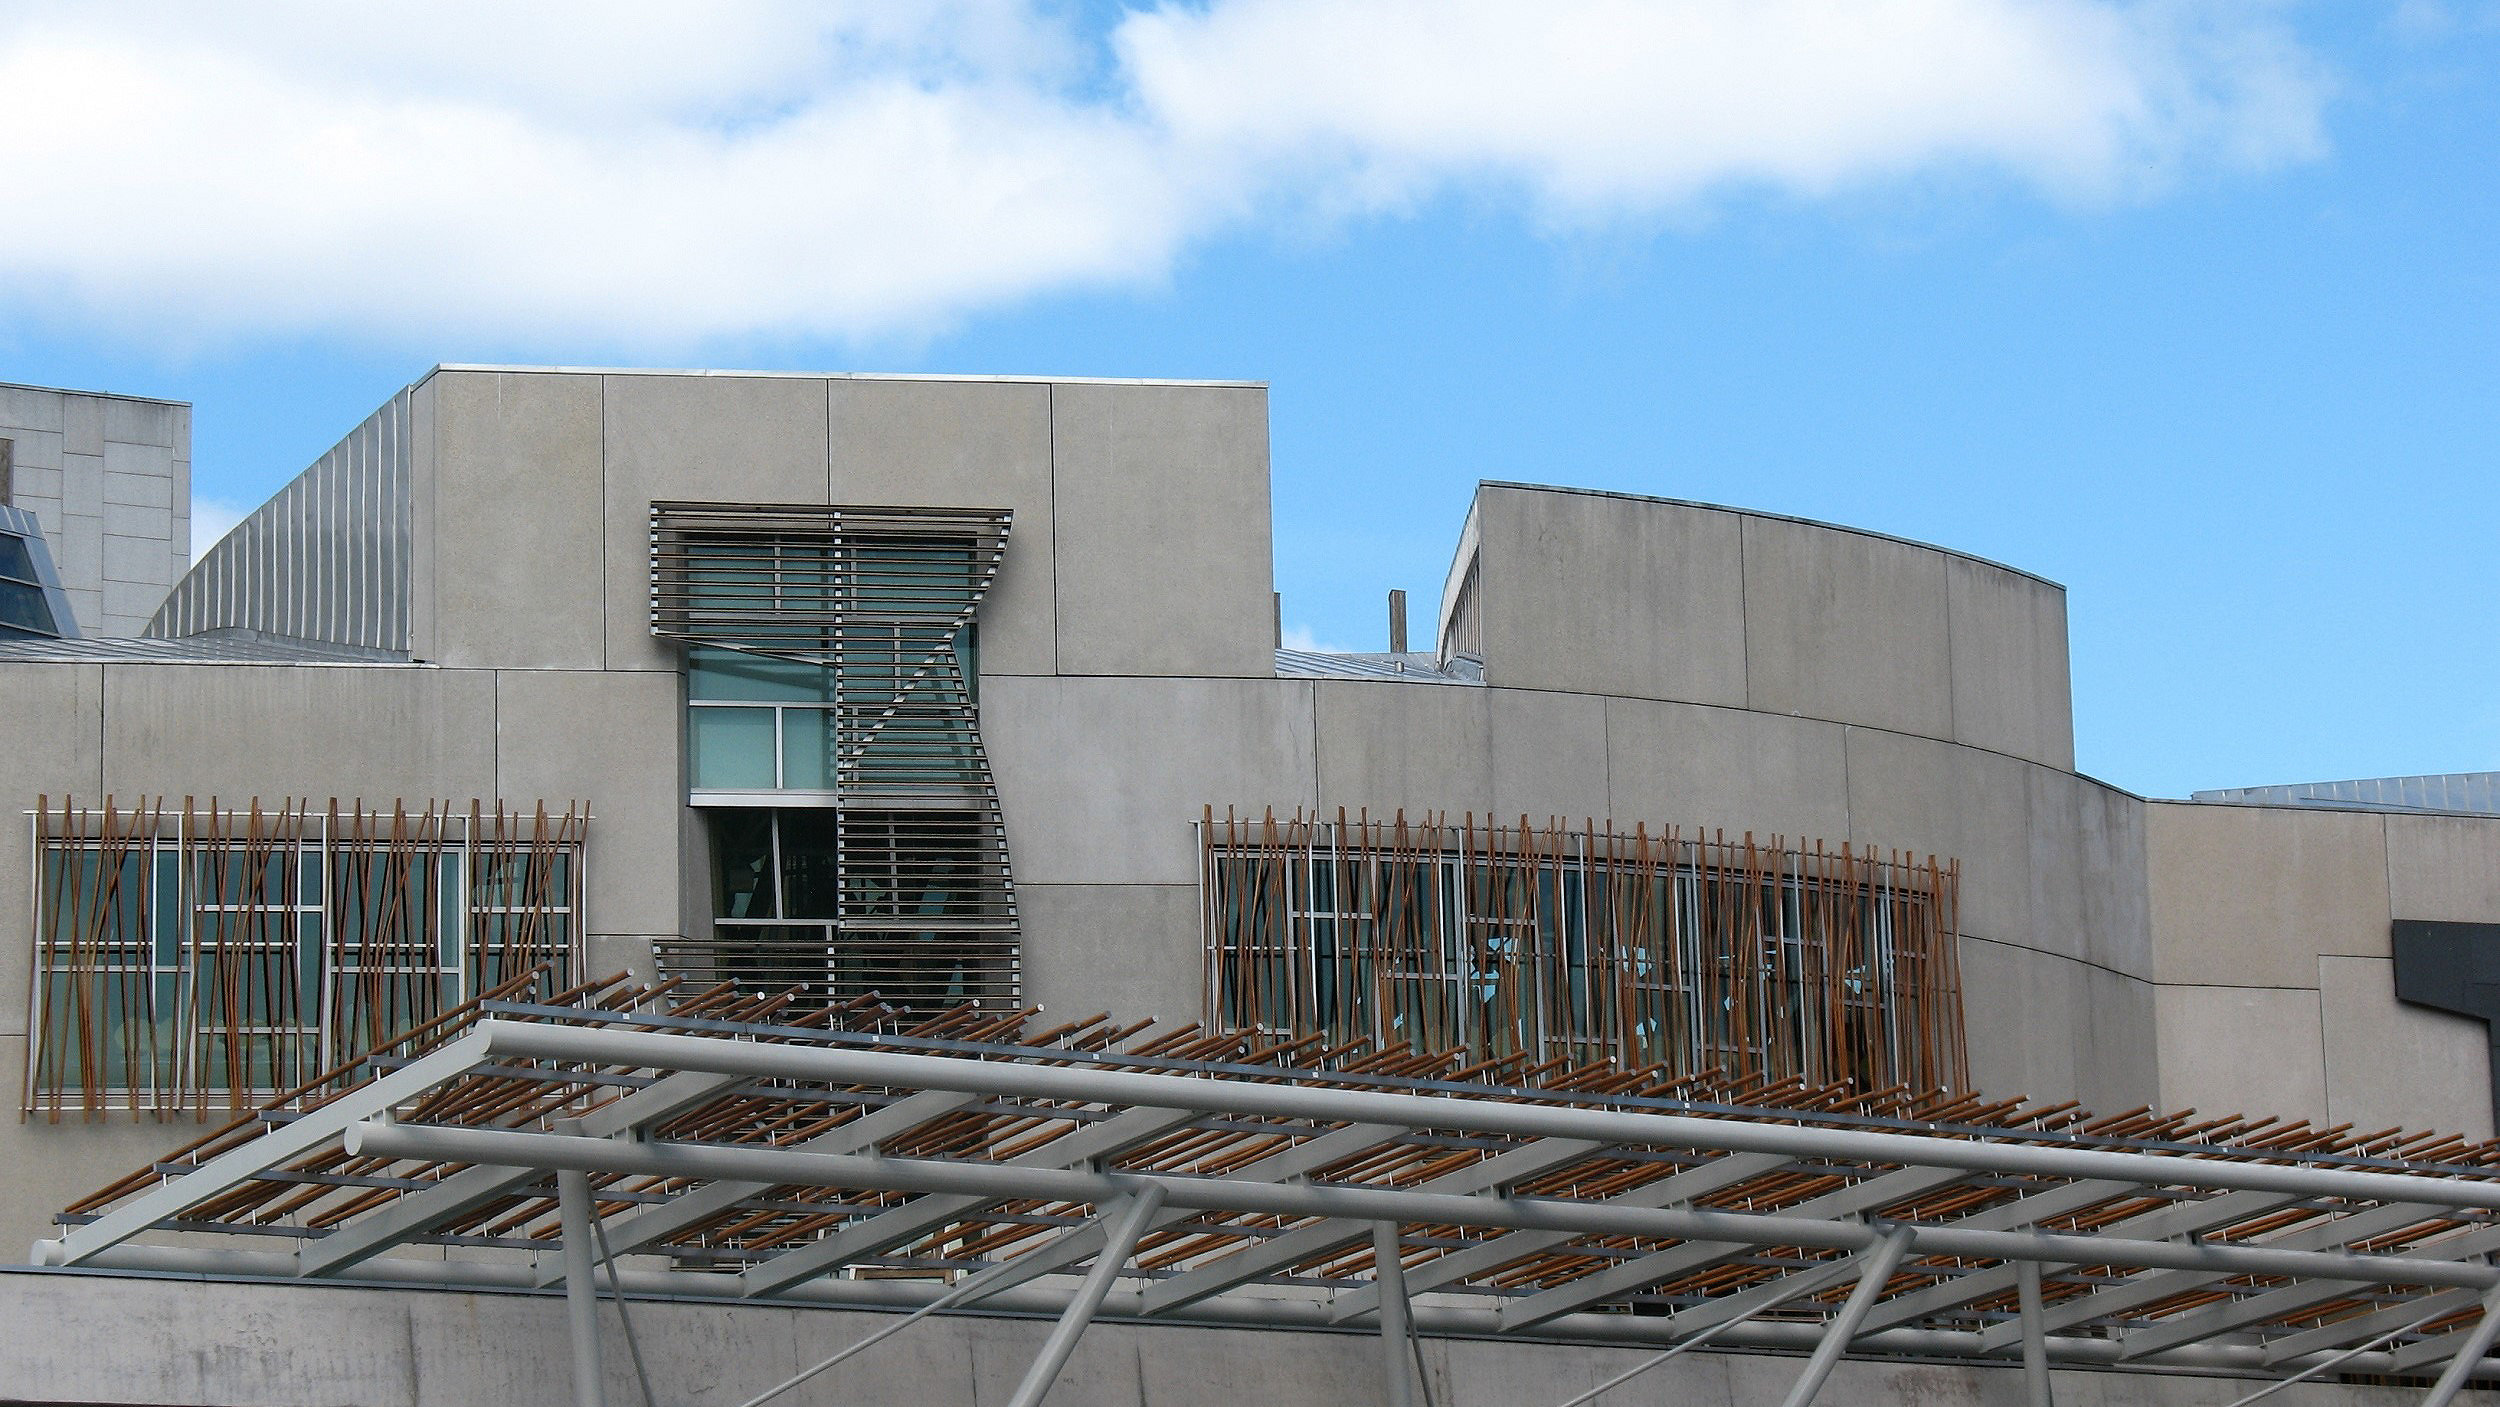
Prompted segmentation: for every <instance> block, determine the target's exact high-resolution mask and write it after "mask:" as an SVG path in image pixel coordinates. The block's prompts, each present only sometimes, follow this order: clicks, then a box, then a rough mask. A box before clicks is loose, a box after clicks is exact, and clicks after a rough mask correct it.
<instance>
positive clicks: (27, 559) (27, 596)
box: [0, 440, 77, 640]
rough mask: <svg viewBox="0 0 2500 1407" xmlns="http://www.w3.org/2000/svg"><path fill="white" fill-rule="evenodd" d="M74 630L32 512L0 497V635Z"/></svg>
mask: <svg viewBox="0 0 2500 1407" xmlns="http://www.w3.org/2000/svg"><path fill="white" fill-rule="evenodd" d="M7 443H8V441H6V440H0V445H5V444H7ZM76 633H77V628H76V626H75V625H74V623H72V622H71V620H70V615H69V611H68V598H67V597H66V596H64V595H63V594H62V591H61V584H60V580H59V578H58V576H57V574H56V573H55V572H54V571H53V568H52V558H51V555H50V553H49V552H48V551H47V550H46V549H45V547H44V541H43V531H42V528H41V527H40V526H39V525H38V524H37V523H36V521H35V515H34V514H33V513H31V512H28V511H27V510H25V509H23V508H11V507H9V506H8V504H7V503H6V502H5V501H4V500H0V640H24V639H30V638H33V639H50V638H54V637H58V636H62V635H75V634H76Z"/></svg>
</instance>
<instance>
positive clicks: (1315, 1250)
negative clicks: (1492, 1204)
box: [1146, 1138, 1597, 1314]
mask: <svg viewBox="0 0 2500 1407" xmlns="http://www.w3.org/2000/svg"><path fill="white" fill-rule="evenodd" d="M1596 1148H1597V1145H1595V1144H1592V1143H1588V1142H1586V1141H1584V1140H1581V1139H1576V1138H1557V1139H1546V1140H1543V1141H1540V1142H1536V1143H1531V1144H1528V1145H1526V1146H1525V1147H1521V1148H1511V1149H1505V1150H1504V1151H1502V1152H1500V1153H1496V1154H1494V1155H1493V1156H1492V1157H1490V1158H1487V1159H1485V1160H1484V1161H1482V1162H1480V1163H1472V1164H1470V1165H1468V1166H1466V1167H1463V1168H1460V1169H1457V1170H1456V1171H1454V1172H1446V1173H1443V1174H1442V1175H1441V1176H1439V1177H1436V1178H1432V1179H1430V1180H1429V1181H1426V1182H1423V1183H1421V1184H1418V1185H1417V1186H1416V1187H1414V1188H1412V1189H1401V1191H1411V1192H1413V1193H1415V1194H1424V1195H1445V1196H1446V1195H1455V1194H1469V1193H1476V1192H1490V1191H1494V1190H1496V1189H1498V1188H1501V1187H1504V1186H1507V1185H1509V1184H1511V1183H1514V1182H1524V1181H1526V1180H1527V1179H1529V1178H1532V1177H1535V1176H1537V1175H1538V1174H1540V1173H1546V1172H1551V1171H1553V1170H1554V1169H1556V1168H1559V1167H1562V1166H1564V1165H1566V1164H1569V1163H1574V1162H1577V1161H1579V1160H1580V1159H1582V1158H1585V1157H1587V1156H1588V1155H1589V1154H1590V1153H1592V1152H1595V1151H1596ZM1332 1190H1333V1189H1332ZM1419 1219H1420V1218H1419ZM1363 1236H1364V1229H1363V1227H1362V1225H1361V1223H1359V1222H1352V1223H1349V1222H1344V1221H1323V1222H1320V1223H1318V1224H1317V1225H1314V1226H1303V1227H1297V1228H1295V1229H1294V1230H1292V1231H1288V1232H1286V1233H1285V1234H1284V1235H1282V1236H1278V1237H1276V1238H1274V1239H1273V1240H1269V1241H1263V1242H1260V1243H1259V1244H1257V1245H1253V1246H1245V1247H1243V1248H1242V1249H1240V1250H1237V1251H1234V1252H1232V1253H1231V1254H1229V1255H1226V1256H1223V1257H1221V1258H1219V1259H1216V1260H1213V1261H1209V1262H1208V1263H1206V1264H1205V1265H1201V1266H1197V1267H1195V1268H1193V1269H1191V1270H1189V1271H1188V1272H1186V1273H1184V1274H1181V1275H1176V1276H1174V1277H1172V1278H1171V1279H1169V1280H1165V1281H1162V1282H1161V1283H1159V1284H1156V1285H1155V1286H1153V1287H1152V1288H1150V1289H1148V1290H1147V1291H1146V1304H1147V1305H1148V1310H1147V1312H1148V1313H1150V1314H1160V1313H1163V1312H1165V1311H1167V1310H1173V1309H1178V1308H1180V1307H1181V1306H1182V1305H1185V1304H1189V1303H1192V1302H1193V1301H1196V1300H1201V1299H1204V1298H1206V1297H1207V1296H1209V1295H1218V1294H1222V1293H1223V1292H1224V1291H1226V1290H1229V1289H1232V1288H1233V1287H1234V1286H1236V1285H1243V1284H1247V1283H1249V1282H1250V1281H1252V1280H1256V1279H1259V1278H1261V1277H1263V1276H1268V1275H1273V1274H1275V1273H1276V1272H1278V1271H1280V1270H1282V1269H1284V1268H1285V1267H1287V1266H1290V1265H1297V1264H1299V1263H1301V1262H1303V1261H1306V1260H1309V1259H1311V1258H1313V1257H1314V1256H1323V1255H1326V1254H1328V1253H1329V1252H1330V1251H1333V1250H1337V1249H1339V1248H1341V1247H1345V1246H1351V1245H1353V1244H1354V1243H1356V1242H1357V1241H1360V1240H1362V1239H1363Z"/></svg>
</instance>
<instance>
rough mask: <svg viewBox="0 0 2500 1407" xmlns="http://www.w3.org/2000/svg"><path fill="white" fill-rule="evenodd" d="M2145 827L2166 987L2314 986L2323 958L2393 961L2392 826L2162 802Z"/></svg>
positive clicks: (2353, 815)
mask: <svg viewBox="0 0 2500 1407" xmlns="http://www.w3.org/2000/svg"><path fill="white" fill-rule="evenodd" d="M2145 821H2146V829H2145V845H2146V856H2147V862H2148V873H2149V881H2148V882H2149V885H2150V894H2151V905H2152V925H2153V944H2154V947H2153V954H2154V972H2155V975H2156V976H2157V977H2158V978H2159V979H2160V980H2161V981H2164V982H2199V983H2212V984H2216V985H2237V986H2274V987H2308V986H2312V985H2314V984H2315V983H2316V982H2317V980H2318V969H2317V960H2318V958H2319V957H2321V956H2323V955H2327V954H2335V955H2338V956H2345V957H2385V956H2387V953H2388V946H2387V912H2388V908H2387V904H2388V896H2387V841H2386V823H2385V821H2384V819H2383V818H2382V817H2379V816H2376V815H2372V814H2369V813H2367V812H2357V811H2322V810H2299V809H2293V808H2270V807H2255V806H2201V805H2194V804H2164V803H2154V804H2152V805H2150V806H2148V807H2147V808H2146V815H2145Z"/></svg>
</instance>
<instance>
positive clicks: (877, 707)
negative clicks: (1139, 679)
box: [651, 503, 1019, 1011]
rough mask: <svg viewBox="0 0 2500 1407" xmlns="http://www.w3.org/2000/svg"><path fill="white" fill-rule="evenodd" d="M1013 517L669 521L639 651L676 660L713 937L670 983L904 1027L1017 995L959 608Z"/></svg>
mask: <svg viewBox="0 0 2500 1407" xmlns="http://www.w3.org/2000/svg"><path fill="white" fill-rule="evenodd" d="M1007 522H1008V515H1007V514H1006V513H1005V512H1003V511H998V510H989V509H953V508H946V509H941V508H844V507H836V508H824V507H801V506H792V505H743V504H688V503H661V504H654V505H653V508H652V559H651V572H652V631H653V633H654V634H657V635H659V636H662V637H663V638H668V639H674V640H677V641H679V642H680V643H682V644H683V645H684V647H685V659H686V771H687V790H688V797H687V799H688V801H689V802H690V803H691V804H693V805H694V806H697V807H700V808H704V811H705V814H706V816H707V818H708V824H707V827H706V829H707V832H708V834H707V839H708V841H709V843H710V847H711V854H712V868H713V876H714V889H713V899H714V905H713V916H714V921H713V923H712V926H711V927H712V931H711V932H710V933H709V934H708V935H698V936H696V937H693V938H686V939H676V940H667V941H663V942H662V943H660V944H659V945H658V957H659V961H660V965H661V969H662V971H663V972H665V973H667V974H668V975H671V976H678V977H684V978H687V979H689V980H692V981H697V982H724V981H725V982H730V983H733V984H736V985H738V986H740V987H742V988H747V989H751V990H757V991H789V992H791V993H793V994H794V995H795V997H796V999H798V1000H801V1001H803V1002H806V1003H810V1004H840V1003H845V1002H853V1001H866V1000H869V999H871V998H873V999H875V1000H878V1001H882V1002H884V1003H887V1004H889V1005H894V1006H899V1007H902V1008H904V1009H907V1010H916V1011H917V1010H934V1009H942V1008H945V1007H949V1006H955V1005H959V1004H964V1003H970V1004H973V1005H977V1006H983V1007H1005V1006H1012V1005H1014V1003H1015V1002H1016V1000H1017V997H1018V994H1019V976H1018V963H1017V944H1016V917H1015V900H1014V893H1015V891H1014V886H1013V883H1012V881H1011V880H1010V878H1009V870H1008V864H1007V847H1006V831H1005V826H1004V823H1003V821H1002V818H1001V817H1000V814H999V810H998V797H997V791H996V788H995V787H994V786H993V785H992V783H991V780H990V772H989V761H988V758H987V756H986V755H985V754H984V753H983V751H982V748H981V739H980V732H979V727H978V696H977V692H976V691H977V681H978V679H979V674H980V669H979V659H978V649H979V647H978V635H977V627H976V626H975V624H974V622H973V619H972V617H973V611H974V608H975V607H976V606H977V605H978V603H979V601H980V599H981V595H982V593H983V592H984V591H985V590H987V588H988V586H989V584H990V582H991V581H992V580H993V579H994V578H995V576H996V574H997V571H998V565H999V561H1000V559H1001V554H1002V553H1003V551H1004V546H1005V541H1006V533H1007Z"/></svg>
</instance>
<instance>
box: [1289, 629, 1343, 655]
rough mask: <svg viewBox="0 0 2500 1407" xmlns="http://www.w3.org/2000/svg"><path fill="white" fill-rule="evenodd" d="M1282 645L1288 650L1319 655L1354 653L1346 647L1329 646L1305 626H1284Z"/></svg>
mask: <svg viewBox="0 0 2500 1407" xmlns="http://www.w3.org/2000/svg"><path fill="white" fill-rule="evenodd" d="M1283 643H1284V647H1285V648H1286V649H1288V650H1303V651H1307V652H1309V653H1312V654H1319V655H1350V654H1353V653H1355V652H1354V651H1353V650H1352V649H1350V648H1348V647H1347V646H1344V645H1336V644H1330V643H1328V642H1326V641H1323V640H1321V639H1320V638H1319V636H1318V634H1317V633H1315V632H1314V631H1313V630H1312V629H1311V627H1309V626H1307V625H1288V626H1286V627H1285V634H1284V642H1283Z"/></svg>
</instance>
